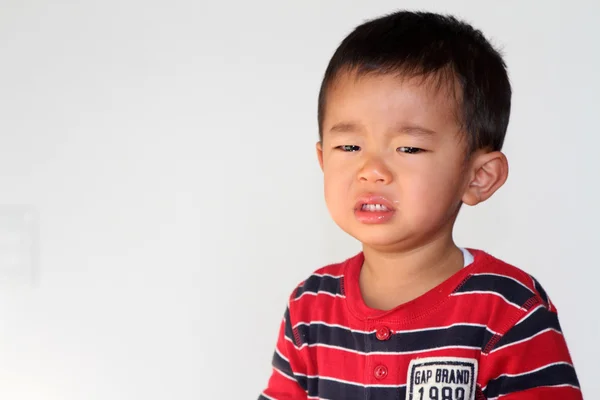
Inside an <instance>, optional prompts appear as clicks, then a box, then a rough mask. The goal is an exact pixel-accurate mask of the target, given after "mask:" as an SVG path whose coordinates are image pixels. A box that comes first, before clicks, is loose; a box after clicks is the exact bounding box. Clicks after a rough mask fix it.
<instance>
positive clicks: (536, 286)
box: [529, 275, 548, 305]
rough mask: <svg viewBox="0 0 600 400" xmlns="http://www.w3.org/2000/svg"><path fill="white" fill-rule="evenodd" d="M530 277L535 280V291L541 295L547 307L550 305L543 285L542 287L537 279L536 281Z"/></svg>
mask: <svg viewBox="0 0 600 400" xmlns="http://www.w3.org/2000/svg"><path fill="white" fill-rule="evenodd" d="M529 276H530V277H531V279H532V280H533V286H534V287H535V290H537V291H538V293H539V294H540V297H541V298H542V300H543V301H544V303H546V305H548V295H547V294H546V291H545V290H544V288H543V287H542V285H540V283H539V282H538V281H537V279H535V278H534V277H533V276H531V275H529Z"/></svg>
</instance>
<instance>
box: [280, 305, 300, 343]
mask: <svg viewBox="0 0 600 400" xmlns="http://www.w3.org/2000/svg"><path fill="white" fill-rule="evenodd" d="M283 318H284V319H285V322H284V330H285V337H286V338H288V339H289V340H291V341H292V343H295V344H296V345H298V343H296V342H295V341H294V332H293V330H292V321H290V309H289V308H286V309H285V314H284V317H283Z"/></svg>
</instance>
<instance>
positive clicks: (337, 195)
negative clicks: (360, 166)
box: [324, 168, 353, 208]
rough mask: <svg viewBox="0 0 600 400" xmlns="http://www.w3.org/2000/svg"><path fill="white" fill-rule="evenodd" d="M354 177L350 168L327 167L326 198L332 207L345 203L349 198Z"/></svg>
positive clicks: (325, 176)
mask: <svg viewBox="0 0 600 400" xmlns="http://www.w3.org/2000/svg"><path fill="white" fill-rule="evenodd" d="M352 181H353V177H352V174H350V173H348V168H337V169H332V168H325V170H324V186H325V187H324V189H325V200H326V201H327V205H328V207H330V208H334V207H336V206H337V205H340V204H345V203H346V202H347V201H348V200H349V195H350V188H351V186H352Z"/></svg>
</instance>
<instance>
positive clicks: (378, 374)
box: [373, 365, 388, 380]
mask: <svg viewBox="0 0 600 400" xmlns="http://www.w3.org/2000/svg"><path fill="white" fill-rule="evenodd" d="M387 374H388V369H387V367H386V366H385V365H378V366H376V367H375V370H374V371H373V375H375V378H376V379H379V380H381V379H384V378H385V377H386V376H387Z"/></svg>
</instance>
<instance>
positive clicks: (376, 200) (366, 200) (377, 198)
mask: <svg viewBox="0 0 600 400" xmlns="http://www.w3.org/2000/svg"><path fill="white" fill-rule="evenodd" d="M363 204H381V205H383V206H385V207H386V208H387V209H388V210H390V211H392V212H393V211H396V207H394V203H392V202H391V201H390V200H388V199H387V198H386V197H384V196H382V195H378V194H371V193H369V194H364V195H362V196H360V197H359V198H358V200H357V201H356V204H355V205H354V211H360V210H361V208H362V206H363ZM388 212H389V211H388Z"/></svg>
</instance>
